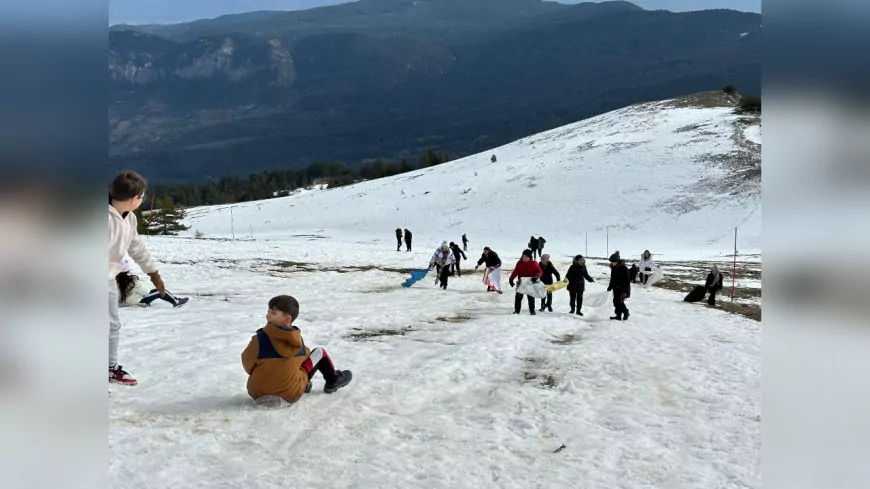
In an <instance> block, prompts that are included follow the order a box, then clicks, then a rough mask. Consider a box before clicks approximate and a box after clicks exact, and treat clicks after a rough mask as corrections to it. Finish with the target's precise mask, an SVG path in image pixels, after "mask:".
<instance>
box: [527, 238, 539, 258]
mask: <svg viewBox="0 0 870 489" xmlns="http://www.w3.org/2000/svg"><path fill="white" fill-rule="evenodd" d="M538 245H539V242H538V238H536V237H534V236H532V237H531V239H529V250H531V251H532V259H536V258H538Z"/></svg>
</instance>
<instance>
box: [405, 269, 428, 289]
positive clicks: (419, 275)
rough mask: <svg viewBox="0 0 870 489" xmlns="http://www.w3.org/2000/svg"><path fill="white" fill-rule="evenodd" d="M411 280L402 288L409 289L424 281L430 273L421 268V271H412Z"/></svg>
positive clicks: (406, 281)
mask: <svg viewBox="0 0 870 489" xmlns="http://www.w3.org/2000/svg"><path fill="white" fill-rule="evenodd" d="M410 273H411V278H409V279H408V280H405V281H404V282H402V287H405V288H408V287H410V286H412V285H414V284H415V283H417V282H419V281H420V280H423V279H424V278H425V277H426V274H428V273H429V269H427V268H421V269H420V270H411V272H410Z"/></svg>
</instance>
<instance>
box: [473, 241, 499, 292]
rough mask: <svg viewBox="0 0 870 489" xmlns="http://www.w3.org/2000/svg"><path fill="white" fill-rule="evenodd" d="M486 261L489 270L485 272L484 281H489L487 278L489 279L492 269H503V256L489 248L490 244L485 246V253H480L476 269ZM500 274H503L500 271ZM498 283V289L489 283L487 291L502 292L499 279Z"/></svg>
mask: <svg viewBox="0 0 870 489" xmlns="http://www.w3.org/2000/svg"><path fill="white" fill-rule="evenodd" d="M484 263H485V264H486V269H487V271H486V272H484V274H483V283H488V282H487V279H488V277H487V275H488V274H489V273H490V271H491V270H499V271H500V270H501V258H499V257H498V253H496V252H495V251H493V250H491V249H490V248H489V246H485V247H484V248H483V254H482V255H480V260H477V266H476V267H474V269H475V270H477V269H478V268H480V266H481V265H483V264H484ZM500 275H501V273H499V276H500ZM489 283H492V282H489ZM496 285H497V286H498V289H494V288H493V287H490V286H489V285H487V287H486V291H487V292H498V293H499V294H501V285H500V284H499V283H498V281H496Z"/></svg>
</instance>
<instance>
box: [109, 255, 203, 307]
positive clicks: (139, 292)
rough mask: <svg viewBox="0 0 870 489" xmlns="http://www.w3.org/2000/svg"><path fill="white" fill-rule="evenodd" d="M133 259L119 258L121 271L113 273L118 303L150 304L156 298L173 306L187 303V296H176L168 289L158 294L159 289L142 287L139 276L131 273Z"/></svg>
mask: <svg viewBox="0 0 870 489" xmlns="http://www.w3.org/2000/svg"><path fill="white" fill-rule="evenodd" d="M132 271H133V261H132V260H130V259H129V258H124V259H123V260H121V273H119V274H118V275H115V282H116V283H117V284H118V305H120V306H132V305H140V306H146V307H147V306H150V305H151V303H152V302H154V301H156V300H157V299H163V300H164V301H166V302H168V303H170V304H172V306H173V307H181V306H183V305H185V304H187V301H188V300H189V299H188V298H187V297H180V298H176V297H175V296H174V295H172V293H171V292H169V291H168V290H167V291H166V293H165V294H164V295H163V297H161V296H160V291H158V290H157V289H151V290H150V291H149V290H148V289H147V288H145V287H143V285H142V281H140V280H139V277H137V276H136V275H133V274H132Z"/></svg>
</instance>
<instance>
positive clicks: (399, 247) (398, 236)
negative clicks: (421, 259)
mask: <svg viewBox="0 0 870 489" xmlns="http://www.w3.org/2000/svg"><path fill="white" fill-rule="evenodd" d="M396 251H402V228H396Z"/></svg>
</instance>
